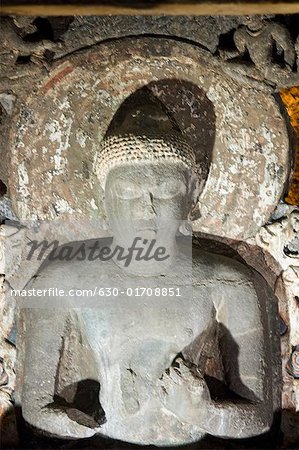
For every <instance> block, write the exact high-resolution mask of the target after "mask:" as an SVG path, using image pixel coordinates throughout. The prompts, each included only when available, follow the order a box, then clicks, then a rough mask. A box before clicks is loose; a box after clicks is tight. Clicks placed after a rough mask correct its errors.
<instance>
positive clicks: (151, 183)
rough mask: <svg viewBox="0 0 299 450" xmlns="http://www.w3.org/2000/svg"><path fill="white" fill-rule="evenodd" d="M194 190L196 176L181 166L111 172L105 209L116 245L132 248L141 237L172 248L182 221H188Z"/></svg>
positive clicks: (125, 168) (151, 165)
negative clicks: (131, 245) (136, 239)
mask: <svg viewBox="0 0 299 450" xmlns="http://www.w3.org/2000/svg"><path fill="white" fill-rule="evenodd" d="M195 190H196V179H195V176H194V175H193V174H192V172H191V170H189V169H187V168H186V167H185V166H184V164H182V163H180V162H174V161H171V162H170V161H167V162H164V161H156V162H153V163H152V162H137V163H136V162H135V163H132V164H128V165H125V166H118V167H115V168H113V169H111V170H110V172H109V174H108V176H107V181H106V186H105V206H106V213H107V216H108V220H109V223H110V226H111V228H112V231H113V234H114V238H115V240H116V242H118V243H121V244H122V245H124V244H127V243H128V244H129V245H130V243H132V241H133V240H134V238H135V237H136V236H138V237H142V238H144V239H156V240H157V242H161V243H162V244H163V245H167V244H169V245H170V244H171V242H172V241H174V240H175V234H176V232H177V229H178V226H179V221H182V220H186V219H187V218H188V215H189V213H190V211H191V208H192V202H193V201H194V195H195Z"/></svg>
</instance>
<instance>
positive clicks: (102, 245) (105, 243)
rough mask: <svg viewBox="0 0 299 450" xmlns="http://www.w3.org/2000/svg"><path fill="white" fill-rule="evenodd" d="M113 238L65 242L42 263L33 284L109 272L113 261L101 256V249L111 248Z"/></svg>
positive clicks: (66, 280)
mask: <svg viewBox="0 0 299 450" xmlns="http://www.w3.org/2000/svg"><path fill="white" fill-rule="evenodd" d="M111 243H112V239H111V238H99V239H90V240H85V241H75V242H68V243H66V244H63V245H61V246H59V247H57V248H56V249H55V251H54V252H52V253H50V254H49V255H48V257H47V258H46V259H45V260H44V261H43V262H42V263H41V265H40V267H39V269H38V271H37V273H36V275H35V276H34V278H33V279H32V281H31V284H35V285H36V284H49V283H51V282H55V283H56V284H57V283H63V284H65V283H67V282H68V281H69V280H74V279H86V280H87V279H89V278H91V277H92V276H96V275H98V276H99V275H101V274H105V273H109V267H110V265H111V264H112V262H111V261H110V260H109V259H107V258H106V259H103V258H100V257H99V252H100V251H101V249H108V248H110V246H111Z"/></svg>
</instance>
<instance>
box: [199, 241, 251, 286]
mask: <svg viewBox="0 0 299 450" xmlns="http://www.w3.org/2000/svg"><path fill="white" fill-rule="evenodd" d="M192 271H193V277H194V278H197V277H198V278H203V277H204V278H209V279H217V280H219V281H221V280H223V281H225V280H230V281H232V282H233V281H241V280H244V281H245V280H246V281H248V280H252V279H253V271H252V269H251V268H249V267H248V266H247V265H246V264H245V263H243V262H241V261H239V260H237V259H235V257H232V256H225V255H223V254H221V253H218V251H217V253H214V252H213V251H209V250H207V248H206V247H205V246H201V245H193V246H192Z"/></svg>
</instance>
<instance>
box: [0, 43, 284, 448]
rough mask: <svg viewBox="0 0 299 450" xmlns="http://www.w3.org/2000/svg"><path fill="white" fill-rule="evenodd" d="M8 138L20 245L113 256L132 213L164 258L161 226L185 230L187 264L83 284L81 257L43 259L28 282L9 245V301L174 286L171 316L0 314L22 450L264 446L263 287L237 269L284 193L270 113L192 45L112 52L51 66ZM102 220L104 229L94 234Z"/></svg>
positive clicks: (274, 377)
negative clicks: (89, 248)
mask: <svg viewBox="0 0 299 450" xmlns="http://www.w3.org/2000/svg"><path fill="white" fill-rule="evenodd" d="M11 129H12V132H11V140H10V142H9V148H10V150H11V155H12V156H11V161H10V170H11V173H12V172H14V171H15V170H16V169H17V173H18V176H17V177H14V178H13V177H10V184H9V191H10V193H11V199H12V203H13V207H14V209H15V211H16V214H17V217H18V218H19V220H20V222H21V224H23V225H24V226H25V227H26V228H25V231H24V229H22V233H25V237H24V240H25V239H26V238H27V239H31V240H32V239H34V237H35V238H36V239H41V238H43V239H45V238H48V239H49V240H50V239H53V237H55V238H56V239H59V241H60V243H61V244H63V245H64V247H62V248H67V246H68V245H71V246H72V248H77V247H76V246H78V245H82V243H87V242H88V243H90V242H91V241H90V239H93V240H94V239H96V240H100V242H101V243H102V244H103V243H104V244H105V245H106V246H107V245H108V246H112V248H113V245H115V244H113V243H114V242H115V241H116V243H117V244H120V245H121V246H123V247H125V248H126V247H129V237H130V238H131V237H132V230H134V229H135V228H134V227H135V222H136V221H137V219H136V216H135V215H136V213H138V214H139V216H138V220H143V221H144V220H147V221H148V223H147V226H146V227H143V228H141V229H138V232H139V233H141V236H142V237H143V238H145V239H152V238H153V236H154V237H155V238H156V240H157V241H158V242H160V241H159V239H160V240H161V242H163V243H164V245H165V247H166V248H167V249H168V250H169V254H170V255H171V256H173V258H172V260H173V261H177V260H176V258H177V254H176V253H175V249H176V245H174V243H176V241H177V239H178V238H177V235H179V236H184V233H185V234H186V233H187V234H188V232H187V231H188V230H187V231H186V230H185V232H184V233H183V231H184V230H183V229H181V228H179V227H178V226H177V227H175V226H174V223H176V222H175V219H176V220H177V219H180V220H184V221H185V220H186V219H188V218H189V219H191V220H192V228H193V234H194V240H193V244H192V246H191V247H190V249H192V255H191V254H189V255H188V257H186V255H185V254H184V255H183V256H182V255H181V254H180V255H179V256H180V257H182V258H183V259H182V260H180V264H179V265H174V269H173V270H172V271H169V272H167V274H166V275H165V273H164V272H163V271H164V270H166V269H164V267H163V269H160V266H157V264H155V263H153V264H152V265H145V266H142V267H141V268H142V273H140V272H138V270H139V267H140V266H139V265H138V266H134V264H133V265H132V266H131V268H129V270H128V271H124V270H123V267H119V265H117V264H115V262H114V261H109V262H108V263H107V264H105V265H103V264H102V263H101V270H100V273H101V275H100V276H99V263H98V261H89V260H87V259H84V260H81V261H79V260H77V261H74V260H72V261H59V260H58V261H54V262H53V261H51V259H49V260H47V261H44V262H43V264H42V266H41V267H40V268H38V263H39V261H38V260H36V259H34V260H27V259H26V257H27V255H28V251H27V252H26V249H25V245H23V246H22V245H20V246H19V248H20V254H21V256H20V262H19V265H18V270H17V271H15V272H14V271H13V270H12V271H11V273H10V274H9V276H8V277H7V281H8V283H9V286H10V287H11V288H13V289H17V288H19V289H23V288H24V287H25V286H26V289H29V288H37V289H44V288H50V287H54V286H57V287H61V288H63V289H74V288H82V286H84V287H87V286H88V287H89V289H90V288H96V287H97V286H98V285H99V277H100V280H101V283H103V284H104V283H105V282H106V283H109V285H110V286H113V283H116V282H117V280H118V282H119V283H120V284H121V285H126V286H128V283H129V281H130V283H133V282H134V283H135V284H134V286H135V285H136V286H138V285H140V284H139V283H140V280H142V283H144V285H145V286H150V287H152V286H154V285H155V284H157V277H158V278H159V277H160V278H161V275H165V276H164V277H162V278H163V283H164V284H165V285H166V284H167V282H168V283H169V284H170V285H171V283H172V284H173V285H175V286H176V287H182V288H184V287H186V286H187V285H188V280H189V276H190V274H191V280H192V282H191V286H192V295H189V296H186V297H184V301H182V300H181V299H180V298H175V299H174V298H173V297H170V296H164V297H163V296H161V297H159V299H157V298H154V299H153V298H147V299H145V300H144V301H143V302H140V301H139V300H138V299H137V300H136V298H133V299H132V298H131V299H130V298H127V299H126V302H125V303H124V302H123V303H121V302H120V301H119V300H120V299H118V301H114V302H113V303H112V302H111V301H109V299H108V300H107V298H106V299H103V298H101V297H99V305H100V307H99V305H97V307H96V308H95V307H92V308H89V307H87V308H86V307H85V308H84V307H83V306H84V305H83V304H81V307H80V308H78V307H77V305H78V304H76V307H75V308H74V304H72V303H71V306H72V307H70V305H69V307H68V308H66V307H64V308H58V307H57V305H58V303H55V299H52V300H53V302H52V303H51V308H49V307H46V306H47V305H46V304H45V305H44V307H38V308H37V307H32V305H31V306H30V305H29V307H28V308H22V307H20V306H21V305H20V304H18V302H17V310H18V313H17V316H18V321H17V336H18V339H17V358H16V374H17V382H16V388H15V399H16V404H17V405H18V406H19V407H20V409H21V417H22V418H21V422H22V421H23V422H22V423H23V426H24V421H25V429H26V436H28V433H29V434H30V433H31V437H30V438H27V439H29V443H30V445H31V446H33V447H34V445H37V446H38V448H42V447H43V446H44V447H45V448H46V447H47V446H48V445H49V443H50V444H51V442H55V443H57V441H55V439H61V440H64V439H75V440H80V439H82V438H90V440H88V441H87V444H86V443H85V441H83V444H82V443H79V444H78V442H76V445H77V447H78V446H80V447H82V446H84V445H87V448H101V446H102V448H107V447H108V446H109V445H111V446H112V445H114V444H113V442H114V441H111V439H113V440H118V441H123V442H125V443H124V444H121V443H116V444H115V445H117V448H128V444H127V442H130V443H132V444H135V445H133V446H132V448H142V446H145V445H156V446H165V447H170V446H183V445H185V444H192V443H194V448H201V447H202V448H229V446H231V445H232V441H231V440H232V439H233V440H234V441H233V445H234V446H235V447H236V448H238V446H240V448H241V445H243V444H240V442H241V441H240V439H249V440H248V441H247V444H244V445H247V447H248V448H251V447H250V446H252V445H254V444H253V443H252V442H251V441H250V438H255V439H257V443H258V445H261V446H263V445H265V442H266V441H269V439H273V440H274V441H275V439H276V436H275V430H278V429H279V427H277V423H278V422H277V415H279V412H280V411H281V391H282V381H281V358H280V342H279V330H278V306H277V301H276V297H275V295H274V284H275V275H276V274H273V272H271V271H270V270H269V268H268V267H267V265H266V264H265V263H264V261H263V258H262V257H260V258H256V260H255V259H254V255H255V254H256V253H255V251H256V248H253V242H254V239H255V236H256V235H257V233H258V232H259V231H260V229H261V227H262V226H263V225H264V224H265V223H266V221H267V220H268V218H269V216H270V214H271V213H272V212H273V211H274V209H275V207H276V205H277V204H278V202H279V200H280V198H281V196H282V194H283V192H284V188H285V185H286V184H287V182H288V179H289V173H290V168H291V162H292V154H291V151H290V139H289V132H288V123H287V121H286V119H285V117H284V115H283V113H282V112H281V105H279V104H277V102H276V100H275V99H274V98H273V97H272V96H271V95H269V94H268V93H267V92H266V91H264V90H259V89H258V88H253V87H252V86H249V85H247V84H246V82H244V81H243V82H237V81H236V80H234V81H233V82H232V80H231V78H230V77H229V76H228V75H227V74H225V73H224V72H221V70H220V68H219V66H218V65H215V63H214V62H213V60H211V59H210V58H209V56H208V54H207V53H206V52H205V51H203V50H201V49H199V48H198V47H194V46H192V45H190V44H185V43H178V42H174V41H171V40H168V39H159V40H157V39H151V38H142V39H137V38H136V39H124V40H120V41H117V42H110V43H105V44H101V45H99V46H97V47H94V48H93V49H91V50H87V51H84V52H82V53H78V54H74V55H72V56H71V57H69V58H66V59H65V60H63V61H62V62H61V61H60V62H59V63H56V65H55V67H54V68H53V70H52V71H51V72H50V74H49V76H48V77H47V79H45V80H43V82H42V83H41V85H40V86H39V90H38V92H35V93H33V94H32V96H31V97H30V98H28V99H27V101H26V103H24V104H22V105H21V106H20V108H19V110H18V111H17V112H16V114H15V116H14V117H13V121H12V128H11ZM151 151H152V152H153V153H155V157H152V153H151ZM136 192H137V193H138V195H137V194H136ZM41 199H42V201H41ZM145 199H146V200H145ZM132 200H134V202H132ZM149 211H150V212H151V217H150V218H148V217H147V214H148V213H149ZM145 217H147V218H146V219H145ZM157 217H158V218H161V222H159V221H158V219H157ZM107 218H108V222H109V224H110V228H108V227H106V228H105V227H102V228H101V229H100V227H99V223H100V222H101V221H104V220H106V219H107ZM163 218H165V221H166V219H167V220H168V222H163V220H162V219H163ZM171 218H172V220H170V219H171ZM43 221H44V222H45V223H43ZM83 221H84V226H82V223H83ZM161 223H162V225H163V223H167V224H168V225H169V227H168V228H167V229H166V231H165V226H164V227H163V226H162V225H161ZM32 225H34V226H32ZM158 225H159V226H158ZM124 230H125V232H124ZM189 234H190V233H189ZM202 236H205V237H207V236H208V237H209V239H199V237H201V238H202ZM182 239H183V242H185V241H184V239H185V238H182ZM186 239H187V237H186ZM87 240H89V241H87ZM74 241H76V243H74ZM218 241H221V244H219V242H218ZM70 242H73V243H72V244H69V243H70ZM217 242H218V244H217ZM244 243H245V244H244ZM190 245H191V244H190ZM242 245H243V246H244V245H245V250H246V251H244V247H242ZM184 248H185V247H184ZM242 249H243V250H242ZM190 264H191V266H192V271H191V272H188V269H190ZM23 268H26V270H25V271H23ZM130 269H131V271H130ZM145 272H146V274H147V276H144V275H145ZM128 280H129V281H128ZM132 280H133V281H132ZM189 282H190V281H189ZM164 284H163V286H164ZM129 287H130V285H129ZM52 300H51V301H52ZM58 300H59V299H58V298H56V301H58ZM85 306H86V305H85ZM21 429H22V428H21ZM23 429H24V428H23ZM39 435H42V436H44V437H43V438H40V441H38V439H39V438H38V436H39ZM32 436H34V437H32ZM22 439H24V438H22V436H21V440H22ZM105 439H109V440H108V441H106V440H105ZM37 441H38V444H36V442H37ZM58 442H59V443H58V447H59V446H62V445H63V442H62V441H58ZM27 444H28V441H27V442H26V445H27ZM51 445H52V444H51ZM68 445H75V444H70V443H69V444H68ZM105 446H106V447H105ZM135 446H136V447H135ZM112 448H114V447H112ZM245 448H246V447H245Z"/></svg>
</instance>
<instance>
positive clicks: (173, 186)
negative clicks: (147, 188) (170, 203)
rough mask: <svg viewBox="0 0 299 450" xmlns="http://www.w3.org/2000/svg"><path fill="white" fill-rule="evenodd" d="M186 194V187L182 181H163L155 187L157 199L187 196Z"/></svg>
mask: <svg viewBox="0 0 299 450" xmlns="http://www.w3.org/2000/svg"><path fill="white" fill-rule="evenodd" d="M186 192H187V188H186V185H185V184H184V183H183V182H182V181H180V180H168V181H163V182H162V183H160V184H159V185H158V186H156V187H155V197H156V198H162V199H167V198H172V197H176V196H177V195H185V194H186Z"/></svg>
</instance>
